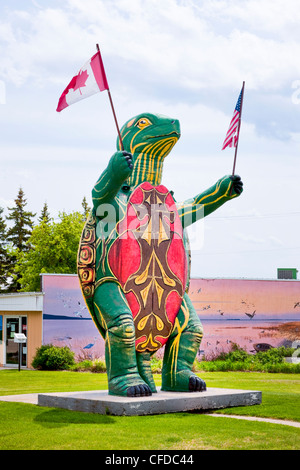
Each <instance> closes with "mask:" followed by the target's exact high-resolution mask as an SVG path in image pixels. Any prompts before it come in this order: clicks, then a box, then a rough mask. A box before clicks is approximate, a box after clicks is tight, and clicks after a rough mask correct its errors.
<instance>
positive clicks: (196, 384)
mask: <svg viewBox="0 0 300 470" xmlns="http://www.w3.org/2000/svg"><path fill="white" fill-rule="evenodd" d="M189 391H190V392H205V391H206V383H205V382H204V380H202V379H200V377H197V375H192V376H191V377H190V380H189Z"/></svg>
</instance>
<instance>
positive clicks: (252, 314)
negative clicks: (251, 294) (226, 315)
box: [245, 310, 256, 319]
mask: <svg viewBox="0 0 300 470" xmlns="http://www.w3.org/2000/svg"><path fill="white" fill-rule="evenodd" d="M255 312H256V310H254V312H253V313H245V315H247V317H249V318H251V319H252V318H253V317H254V315H255Z"/></svg>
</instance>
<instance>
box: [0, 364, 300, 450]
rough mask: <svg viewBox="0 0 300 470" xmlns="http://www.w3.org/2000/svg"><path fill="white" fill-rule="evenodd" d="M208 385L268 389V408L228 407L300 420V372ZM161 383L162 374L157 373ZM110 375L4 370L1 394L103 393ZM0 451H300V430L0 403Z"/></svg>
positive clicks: (209, 377) (212, 379)
mask: <svg viewBox="0 0 300 470" xmlns="http://www.w3.org/2000/svg"><path fill="white" fill-rule="evenodd" d="M200 376H201V377H202V378H203V379H204V380H205V381H206V383H207V386H208V387H220V388H235V389H244V390H261V391H262V397H263V402H262V404H261V405H255V406H250V407H238V408H232V409H226V410H221V412H222V413H226V414H230V413H233V414H241V415H252V416H260V417H271V418H279V419H289V420H294V421H300V407H299V392H300V387H299V385H300V377H299V374H264V373H243V372H205V373H202V374H200ZM155 379H156V382H157V384H159V383H160V376H159V375H157V376H156V378H155ZM106 388H107V380H106V374H92V373H78V372H42V371H20V372H19V371H17V370H7V371H0V395H10V394H21V393H37V392H54V391H76V390H97V389H98V390H99V389H106ZM0 423H1V426H0V449H2V450H3V449H10V450H17V449H18V450H21V449H24V450H25V449H26V450H29V449H31V450H38V449H41V450H42V449H51V450H55V449H61V450H74V449H78V450H80V449H98V450H100V449H102V450H124V449H126V450H142V449H145V450H147V449H148V450H201V449H220V450H227V449H232V450H237V449H250V450H254V449H255V450H260V449H269V450H271V449H274V450H275V449H276V450H277V449H278V450H281V449H286V450H296V449H299V447H300V445H299V442H300V440H299V438H300V429H299V428H293V427H290V426H285V425H278V424H270V423H264V422H252V421H251V422H249V421H242V420H236V419H234V418H232V419H230V418H221V417H213V416H207V415H205V414H201V413H174V414H169V415H152V416H135V417H119V416H102V415H97V414H92V413H82V412H74V411H67V410H61V409H54V408H42V407H38V406H36V405H29V404H23V403H7V402H0Z"/></svg>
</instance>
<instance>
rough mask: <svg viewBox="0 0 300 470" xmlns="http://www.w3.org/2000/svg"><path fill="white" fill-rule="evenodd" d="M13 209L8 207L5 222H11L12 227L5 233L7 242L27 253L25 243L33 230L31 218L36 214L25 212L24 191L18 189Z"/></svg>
mask: <svg viewBox="0 0 300 470" xmlns="http://www.w3.org/2000/svg"><path fill="white" fill-rule="evenodd" d="M15 203H16V205H15V207H8V211H9V212H10V214H9V215H8V216H7V217H6V219H7V220H11V221H12V222H13V225H12V227H10V228H9V229H8V231H7V237H6V238H7V241H9V242H11V243H12V244H13V246H14V247H15V248H17V249H18V250H20V251H28V250H29V249H30V245H29V244H28V243H27V242H28V239H29V237H30V235H31V231H32V228H33V220H32V219H33V218H34V217H35V216H36V214H33V213H32V212H29V211H26V210H25V207H26V206H27V199H25V195H24V191H23V189H22V188H20V189H19V193H18V196H17V199H15Z"/></svg>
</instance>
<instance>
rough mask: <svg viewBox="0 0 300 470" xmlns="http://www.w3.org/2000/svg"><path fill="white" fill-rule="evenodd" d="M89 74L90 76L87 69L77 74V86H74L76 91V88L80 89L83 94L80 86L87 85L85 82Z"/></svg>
mask: <svg viewBox="0 0 300 470" xmlns="http://www.w3.org/2000/svg"><path fill="white" fill-rule="evenodd" d="M88 76H89V75H88V73H87V71H86V70H84V71H83V72H80V73H79V74H78V75H77V78H76V83H75V86H74V91H75V90H79V91H80V94H81V95H82V93H81V90H80V88H82V87H84V86H85V82H86V81H87V79H88Z"/></svg>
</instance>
